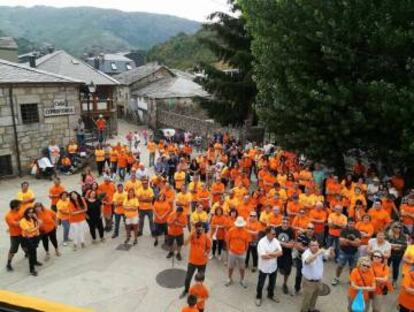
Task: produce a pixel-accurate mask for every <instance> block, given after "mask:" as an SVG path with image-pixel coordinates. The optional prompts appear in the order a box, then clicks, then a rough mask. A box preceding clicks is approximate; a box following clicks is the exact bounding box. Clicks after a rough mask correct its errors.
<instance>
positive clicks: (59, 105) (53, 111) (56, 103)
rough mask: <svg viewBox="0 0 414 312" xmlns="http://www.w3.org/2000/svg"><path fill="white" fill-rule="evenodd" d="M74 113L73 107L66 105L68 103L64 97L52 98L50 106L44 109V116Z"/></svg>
mask: <svg viewBox="0 0 414 312" xmlns="http://www.w3.org/2000/svg"><path fill="white" fill-rule="evenodd" d="M73 114H75V107H74V106H68V103H67V102H66V100H65V99H55V100H53V105H52V107H48V108H45V109H44V116H45V117H50V116H63V115H73Z"/></svg>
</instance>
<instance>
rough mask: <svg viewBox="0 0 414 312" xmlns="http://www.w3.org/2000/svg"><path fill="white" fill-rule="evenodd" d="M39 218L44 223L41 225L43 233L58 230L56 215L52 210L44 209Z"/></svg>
mask: <svg viewBox="0 0 414 312" xmlns="http://www.w3.org/2000/svg"><path fill="white" fill-rule="evenodd" d="M37 217H38V218H39V219H40V220H41V221H42V223H41V224H40V232H41V233H50V232H52V231H53V230H54V229H55V228H56V213H55V212H54V211H53V210H50V209H44V210H43V211H41V212H40V213H39V214H38V215H37Z"/></svg>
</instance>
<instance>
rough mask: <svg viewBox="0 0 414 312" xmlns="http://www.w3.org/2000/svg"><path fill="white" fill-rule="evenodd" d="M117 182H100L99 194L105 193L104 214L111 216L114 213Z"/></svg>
mask: <svg viewBox="0 0 414 312" xmlns="http://www.w3.org/2000/svg"><path fill="white" fill-rule="evenodd" d="M115 191H116V189H115V184H114V183H113V182H103V183H101V184H99V187H98V194H103V193H105V198H104V200H103V214H104V216H110V215H111V214H112V200H113V197H114V193H115Z"/></svg>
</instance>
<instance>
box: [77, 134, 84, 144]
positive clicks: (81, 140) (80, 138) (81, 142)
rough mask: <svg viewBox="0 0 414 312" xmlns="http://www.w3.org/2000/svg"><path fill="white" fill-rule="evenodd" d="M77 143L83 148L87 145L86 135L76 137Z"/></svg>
mask: <svg viewBox="0 0 414 312" xmlns="http://www.w3.org/2000/svg"><path fill="white" fill-rule="evenodd" d="M76 141H78V144H79V145H80V146H82V145H83V144H85V135H84V134H77V135H76Z"/></svg>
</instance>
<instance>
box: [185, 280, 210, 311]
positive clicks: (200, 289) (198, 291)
mask: <svg viewBox="0 0 414 312" xmlns="http://www.w3.org/2000/svg"><path fill="white" fill-rule="evenodd" d="M204 279H205V276H204V273H202V272H198V273H197V274H196V276H195V284H194V285H193V286H191V288H190V291H189V293H190V295H194V296H196V297H197V308H198V311H200V312H204V306H205V303H206V300H207V298H208V296H209V292H208V289H207V287H206V286H205V285H204Z"/></svg>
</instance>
